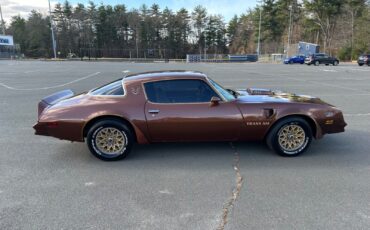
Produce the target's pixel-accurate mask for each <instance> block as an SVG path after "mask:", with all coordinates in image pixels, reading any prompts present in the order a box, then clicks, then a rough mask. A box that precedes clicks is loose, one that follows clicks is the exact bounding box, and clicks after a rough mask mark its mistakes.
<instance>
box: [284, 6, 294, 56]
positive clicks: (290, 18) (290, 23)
mask: <svg viewBox="0 0 370 230" xmlns="http://www.w3.org/2000/svg"><path fill="white" fill-rule="evenodd" d="M292 9H293V7H292V5H289V29H288V46H287V50H286V54H287V56H289V51H290V34H291V32H290V31H291V27H292V26H291V25H292Z"/></svg>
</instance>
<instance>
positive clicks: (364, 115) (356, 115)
mask: <svg viewBox="0 0 370 230" xmlns="http://www.w3.org/2000/svg"><path fill="white" fill-rule="evenodd" d="M344 116H346V117H367V116H370V113H347V114H344Z"/></svg>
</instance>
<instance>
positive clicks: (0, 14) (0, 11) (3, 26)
mask: <svg viewBox="0 0 370 230" xmlns="http://www.w3.org/2000/svg"><path fill="white" fill-rule="evenodd" d="M0 16H1V18H0V20H1V27H2V28H3V34H4V35H5V23H4V19H3V11H2V10H1V5H0Z"/></svg>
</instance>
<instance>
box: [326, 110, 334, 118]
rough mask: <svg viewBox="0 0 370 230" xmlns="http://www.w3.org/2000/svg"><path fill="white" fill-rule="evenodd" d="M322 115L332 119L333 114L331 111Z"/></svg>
mask: <svg viewBox="0 0 370 230" xmlns="http://www.w3.org/2000/svg"><path fill="white" fill-rule="evenodd" d="M324 115H325V117H333V116H334V112H333V111H328V112H325V113H324Z"/></svg>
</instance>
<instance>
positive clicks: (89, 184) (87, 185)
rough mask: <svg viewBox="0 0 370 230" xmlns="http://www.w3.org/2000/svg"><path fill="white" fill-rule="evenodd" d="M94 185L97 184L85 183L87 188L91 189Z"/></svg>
mask: <svg viewBox="0 0 370 230" xmlns="http://www.w3.org/2000/svg"><path fill="white" fill-rule="evenodd" d="M94 185H95V182H86V183H85V186H86V187H91V186H94Z"/></svg>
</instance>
